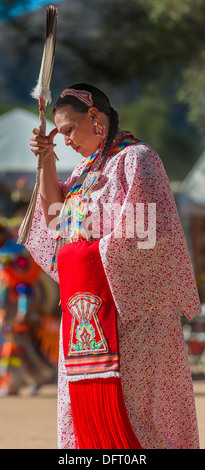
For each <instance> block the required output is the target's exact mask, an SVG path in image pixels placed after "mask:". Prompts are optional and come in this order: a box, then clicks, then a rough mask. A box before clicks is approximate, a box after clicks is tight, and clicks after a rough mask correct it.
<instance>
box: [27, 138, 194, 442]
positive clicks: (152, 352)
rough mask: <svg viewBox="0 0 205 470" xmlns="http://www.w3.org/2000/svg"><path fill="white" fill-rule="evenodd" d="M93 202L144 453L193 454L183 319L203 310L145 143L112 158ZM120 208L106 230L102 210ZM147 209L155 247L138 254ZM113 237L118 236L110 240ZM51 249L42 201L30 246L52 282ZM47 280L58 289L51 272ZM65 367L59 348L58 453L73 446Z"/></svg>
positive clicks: (127, 392)
mask: <svg viewBox="0 0 205 470" xmlns="http://www.w3.org/2000/svg"><path fill="white" fill-rule="evenodd" d="M85 164H86V161H85V160H83V161H82V163H81V164H80V165H78V166H77V167H76V169H75V170H74V172H73V174H72V175H71V177H70V178H69V179H68V181H67V182H66V183H62V182H61V185H62V189H63V191H64V194H65V195H66V192H67V191H68V189H69V188H70V187H71V186H72V185H73V183H74V182H75V181H76V179H77V177H78V176H79V175H80V174H81V173H82V171H83V168H84V167H85ZM91 198H92V199H91V204H90V211H91V213H92V220H93V226H95V220H97V217H99V213H100V221H103V223H102V222H101V224H100V233H98V234H97V235H96V238H97V237H99V238H100V255H101V259H102V263H103V266H104V269H105V273H106V275H107V279H108V282H109V285H110V288H111V292H112V294H113V298H114V300H115V303H116V306H117V310H118V314H119V315H118V331H119V347H120V363H121V377H122V384H123V393H124V399H125V403H126V407H127V411H128V414H129V417H130V421H131V424H132V426H133V428H134V429H135V430H136V434H137V437H138V438H139V441H140V443H141V445H142V447H143V448H150V449H162V448H179V449H189V448H198V447H199V439H198V427H197V419H196V411H195V402H194V394H193V387H192V379H191V374H190V368H189V363H188V357H187V353H186V349H185V343H184V337H183V330H182V327H181V322H180V315H181V314H184V315H185V316H186V317H187V318H188V319H191V318H193V317H194V316H196V315H198V314H199V313H200V312H201V307H200V302H199V297H198V292H197V288H196V284H195V278H194V273H193V269H192V265H191V260H190V256H189V252H188V248H187V244H186V240H185V237H184V233H183V229H182V226H181V223H180V220H179V217H178V213H177V209H176V206H175V201H174V197H173V195H172V191H171V189H170V185H169V181H168V178H167V175H166V172H165V170H164V167H163V164H162V162H161V160H160V158H159V156H158V155H157V153H156V152H155V151H154V150H153V149H152V148H151V147H149V146H147V145H145V144H143V143H139V144H137V145H132V146H129V147H127V148H125V149H124V150H122V151H121V152H119V153H118V154H117V155H115V156H113V157H112V158H111V159H110V160H109V161H108V163H107V165H106V166H105V168H104V170H103V172H102V174H101V176H100V178H99V181H98V183H97V185H96V186H95V187H94V188H93V191H92V193H91ZM105 204H108V206H105ZM116 204H118V205H119V211H118V213H117V215H116V214H114V215H113V214H111V224H110V221H109V217H104V220H103V211H104V210H105V207H106V209H107V210H109V209H110V208H111V207H116ZM148 204H156V243H152V242H153V237H154V236H153V235H152V237H151V247H150V248H149V249H144V248H143V247H141V248H139V241H140V242H141V243H142V244H143V243H144V242H145V241H146V240H145V238H144V235H143V237H142V234H143V232H142V226H141V225H140V222H139V219H138V217H139V210H141V208H142V207H143V209H144V216H145V225H146V223H147V222H146V221H147V220H148V221H149V213H148ZM142 205H144V206H142ZM130 210H131V211H132V210H134V216H135V223H136V226H137V228H138V230H137V231H134V232H133V231H132V227H131V228H130V226H129V224H127V220H131V218H130V219H129V216H130V212H129V211H130ZM95 214H96V217H95ZM132 215H133V214H132ZM152 217H153V215H152V216H151V218H150V226H151V225H152V226H153V222H154V221H153V219H152ZM148 226H149V223H148ZM127 228H128V233H129V236H128V237H127ZM119 230H121V232H119ZM129 230H131V232H132V233H131V232H130V231H129ZM119 233H121V237H119V236H116V235H117V234H118V235H119ZM130 233H131V234H132V236H130ZM54 242H55V240H54V236H53V234H52V233H51V232H50V231H49V230H48V228H47V227H46V225H45V221H44V216H43V212H42V208H41V202H40V195H39V198H38V203H37V207H36V212H35V217H34V221H33V226H32V230H31V236H30V240H29V242H28V243H27V245H26V247H27V249H28V250H29V251H30V253H31V254H32V256H33V257H34V259H35V260H36V261H37V263H39V264H40V265H41V267H42V268H43V269H44V270H45V271H46V272H47V273H48V274H50V275H51V273H50V266H51V259H52V255H53V250H54ZM141 246H142V245H141ZM52 277H53V278H54V279H55V280H56V281H57V282H58V274H57V272H54V273H52ZM64 368H65V366H64V363H63V354H62V345H60V353H59V397H58V410H59V416H58V423H59V424H58V436H59V442H58V447H59V448H75V439H74V434H73V427H72V415H71V410H70V403H69V393H68V385H67V382H66V375H65V370H64Z"/></svg>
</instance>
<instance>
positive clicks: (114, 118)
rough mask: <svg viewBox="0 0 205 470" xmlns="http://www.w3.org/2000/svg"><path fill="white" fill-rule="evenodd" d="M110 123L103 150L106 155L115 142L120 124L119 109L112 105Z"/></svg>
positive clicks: (103, 154)
mask: <svg viewBox="0 0 205 470" xmlns="http://www.w3.org/2000/svg"><path fill="white" fill-rule="evenodd" d="M109 118H110V125H109V133H108V136H107V140H106V144H105V148H104V150H103V153H102V156H106V155H107V153H108V152H109V149H110V147H111V145H112V143H113V140H114V138H115V136H116V134H117V131H118V125H119V117H118V113H117V111H115V109H113V108H112V107H110V115H109Z"/></svg>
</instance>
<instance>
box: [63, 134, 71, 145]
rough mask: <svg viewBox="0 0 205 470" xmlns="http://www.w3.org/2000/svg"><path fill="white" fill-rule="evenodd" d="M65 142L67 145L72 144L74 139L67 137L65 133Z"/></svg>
mask: <svg viewBox="0 0 205 470" xmlns="http://www.w3.org/2000/svg"><path fill="white" fill-rule="evenodd" d="M64 142H65V145H71V143H72V140H71V139H70V137H66V135H65V136H64Z"/></svg>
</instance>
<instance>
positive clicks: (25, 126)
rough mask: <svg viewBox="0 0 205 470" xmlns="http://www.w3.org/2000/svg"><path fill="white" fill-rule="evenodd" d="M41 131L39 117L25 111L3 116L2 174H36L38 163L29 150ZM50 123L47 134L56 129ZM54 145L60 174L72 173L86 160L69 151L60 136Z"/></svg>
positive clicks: (0, 132)
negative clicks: (33, 137) (34, 135)
mask: <svg viewBox="0 0 205 470" xmlns="http://www.w3.org/2000/svg"><path fill="white" fill-rule="evenodd" d="M35 127H36V128H38V127H39V119H38V116H37V115H35V114H34V113H31V112H29V111H26V110H24V109H14V110H12V111H9V112H7V113H4V114H2V115H1V116H0V172H1V173H5V172H9V171H12V172H15V171H17V172H21V171H23V172H29V171H30V172H35V171H36V159H35V156H34V154H33V153H32V152H31V150H30V147H29V140H30V136H31V134H32V129H33V128H35ZM54 127H55V126H54V124H53V123H52V122H51V121H48V120H47V131H46V133H47V134H49V132H50V131H51V130H52V129H53V128H54ZM54 142H55V143H56V144H57V147H55V152H56V155H57V156H58V158H59V161H57V163H56V167H57V171H63V172H68V173H70V172H71V171H72V170H73V169H74V168H75V166H76V165H77V164H78V163H79V162H80V161H81V160H82V156H81V155H79V154H78V153H77V152H75V151H74V150H73V149H72V148H71V147H66V145H65V143H64V139H63V136H62V135H60V134H57V135H56V137H55V139H54Z"/></svg>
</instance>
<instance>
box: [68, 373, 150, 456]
mask: <svg viewBox="0 0 205 470" xmlns="http://www.w3.org/2000/svg"><path fill="white" fill-rule="evenodd" d="M69 391H70V399H71V409H72V415H73V423H74V430H75V434H76V441H77V445H78V448H79V449H142V447H141V445H140V443H139V441H138V439H137V437H136V435H135V433H134V431H133V429H132V427H131V424H130V421H129V417H128V414H127V410H126V407H125V403H124V398H123V393H122V386H121V379H119V378H116V377H112V378H107V379H100V378H99V379H91V380H88V379H86V380H84V381H83V380H82V381H79V382H70V383H69Z"/></svg>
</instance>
